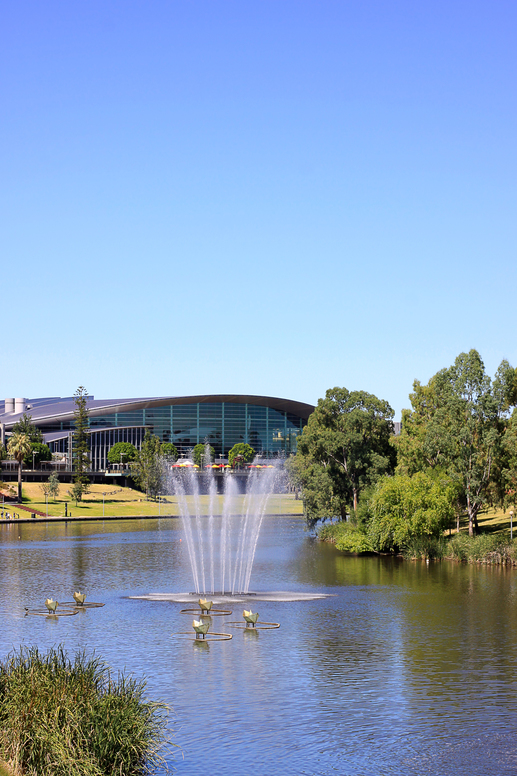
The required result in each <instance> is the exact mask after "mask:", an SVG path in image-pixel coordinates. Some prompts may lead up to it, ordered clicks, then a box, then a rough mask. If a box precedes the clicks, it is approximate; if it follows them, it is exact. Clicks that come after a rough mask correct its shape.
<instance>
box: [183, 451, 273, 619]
mask: <svg viewBox="0 0 517 776" xmlns="http://www.w3.org/2000/svg"><path fill="white" fill-rule="evenodd" d="M206 460H210V456H209V450H208V448H207V458H206ZM278 477H279V467H271V466H269V467H264V468H262V467H260V468H259V467H255V468H253V469H251V470H250V473H249V476H248V479H247V483H246V493H245V495H244V504H243V507H242V509H241V510H240V511H238V510H237V502H238V499H239V498H240V497H241V494H239V489H238V483H237V480H236V478H235V477H234V475H232V474H231V473H229V474H225V476H224V493H223V496H222V510H220V512H221V514H220V516H216V514H215V513H216V511H217V507H216V504H217V501H218V497H217V483H216V477H215V475H214V473H213V471H212V468H208V469H207V470H206V473H204V474H203V479H204V482H203V485H204V486H205V487H206V490H207V492H208V496H209V499H208V502H209V506H208V514H207V515H204V514H203V512H202V509H201V502H200V484H201V483H200V475H199V474H198V473H197V472H196V471H195V470H194V468H193V467H185V468H183V469H181V470H178V469H175V470H174V473H171V479H170V484H171V489H172V491H173V492H174V494H175V495H176V497H177V499H178V505H179V509H180V514H181V520H182V525H183V530H184V534H185V539H186V544H187V549H188V554H189V559H190V566H191V569H192V576H193V579H194V587H195V592H196V594H200V593H202V594H207V593H209V594H210V595H218V596H233V595H250V592H249V586H250V579H251V571H252V568H253V560H254V558H255V551H256V548H257V542H258V538H259V534H260V528H261V526H262V521H263V519H264V515H265V514H266V509H267V504H268V500H269V496H270V495H271V493H272V492H273V487H274V484H275V481H277V479H278ZM187 494H188V495H187ZM200 605H201V601H200Z"/></svg>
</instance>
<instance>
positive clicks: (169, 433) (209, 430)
mask: <svg viewBox="0 0 517 776" xmlns="http://www.w3.org/2000/svg"><path fill="white" fill-rule="evenodd" d="M305 424H306V420H305V419H303V418H301V417H298V416H297V415H293V414H292V413H290V412H283V411H280V410H277V409H273V408H272V407H262V406H259V405H255V404H239V403H233V402H214V403H208V402H198V403H194V404H170V405H166V406H163V407H153V406H150V407H147V408H146V409H140V410H130V411H127V412H114V413H111V414H106V415H101V416H90V418H89V425H90V428H91V430H92V433H93V434H94V435H95V436H96V433H95V432H100V431H102V430H108V429H120V428H121V427H133V428H137V427H139V428H142V427H145V428H148V429H149V431H151V433H153V434H156V436H158V437H159V438H160V439H161V440H162V442H172V443H173V444H174V445H176V447H177V449H178V452H179V453H180V454H185V455H188V453H189V451H190V450H191V449H192V448H193V447H194V445H197V444H198V443H200V442H205V441H206V442H209V443H210V444H211V445H212V447H213V448H214V449H215V452H216V455H217V456H224V457H226V456H227V455H228V451H229V450H230V449H231V448H232V447H233V445H234V444H236V443H237V442H246V443H248V444H250V445H251V446H252V447H253V448H254V449H255V451H256V452H257V454H259V455H262V456H264V457H273V456H279V455H290V454H291V453H293V452H295V451H296V443H297V438H298V436H299V434H301V432H302V429H303V427H304V426H305ZM70 428H73V421H64V422H60V423H56V424H49V425H48V426H45V427H41V430H42V431H43V432H44V433H45V432H51V431H56V430H62V431H66V430H68V429H70ZM117 436H118V435H117ZM98 439H99V442H101V440H102V443H101V444H100V446H101V447H102V448H103V450H102V453H101V454H100V455H99V459H98V461H96V463H97V464H98V467H97V466H95V468H102V467H101V466H100V464H101V460H102V461H104V459H105V445H106V444H108V445H109V444H110V441H111V438H110V437H109V436H106V437H104V436H103V435H99V437H98ZM117 441H121V440H119V439H117ZM137 446H138V447H139V446H140V445H137Z"/></svg>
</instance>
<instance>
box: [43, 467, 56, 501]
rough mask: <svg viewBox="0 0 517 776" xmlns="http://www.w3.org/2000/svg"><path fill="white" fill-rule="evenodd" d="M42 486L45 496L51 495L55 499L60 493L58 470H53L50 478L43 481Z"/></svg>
mask: <svg viewBox="0 0 517 776" xmlns="http://www.w3.org/2000/svg"><path fill="white" fill-rule="evenodd" d="M40 488H41V490H42V491H43V495H44V496H49V497H50V498H51V499H53V501H55V500H56V497H57V495H58V494H59V477H58V475H57V472H52V474H51V475H50V477H49V478H48V480H47V481H46V482H42V483H41V485H40Z"/></svg>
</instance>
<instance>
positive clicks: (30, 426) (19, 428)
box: [13, 412, 43, 442]
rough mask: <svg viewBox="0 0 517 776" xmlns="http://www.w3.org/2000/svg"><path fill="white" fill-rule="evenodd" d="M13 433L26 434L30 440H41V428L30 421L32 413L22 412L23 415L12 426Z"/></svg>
mask: <svg viewBox="0 0 517 776" xmlns="http://www.w3.org/2000/svg"><path fill="white" fill-rule="evenodd" d="M13 434H27V436H28V437H29V439H30V440H31V442H43V434H42V433H41V430H40V429H39V428H38V427H37V426H35V425H34V423H33V422H32V415H27V414H26V413H25V412H24V413H23V417H22V418H20V420H18V421H17V422H16V423H15V424H14V426H13Z"/></svg>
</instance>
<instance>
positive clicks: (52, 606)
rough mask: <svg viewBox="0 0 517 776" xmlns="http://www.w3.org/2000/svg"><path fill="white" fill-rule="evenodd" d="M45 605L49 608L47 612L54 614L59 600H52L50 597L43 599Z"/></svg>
mask: <svg viewBox="0 0 517 776" xmlns="http://www.w3.org/2000/svg"><path fill="white" fill-rule="evenodd" d="M45 606H46V607H47V609H48V610H49V613H51V614H55V612H56V609H57V607H58V606H59V601H53V600H52V598H46V599H45Z"/></svg>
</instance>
